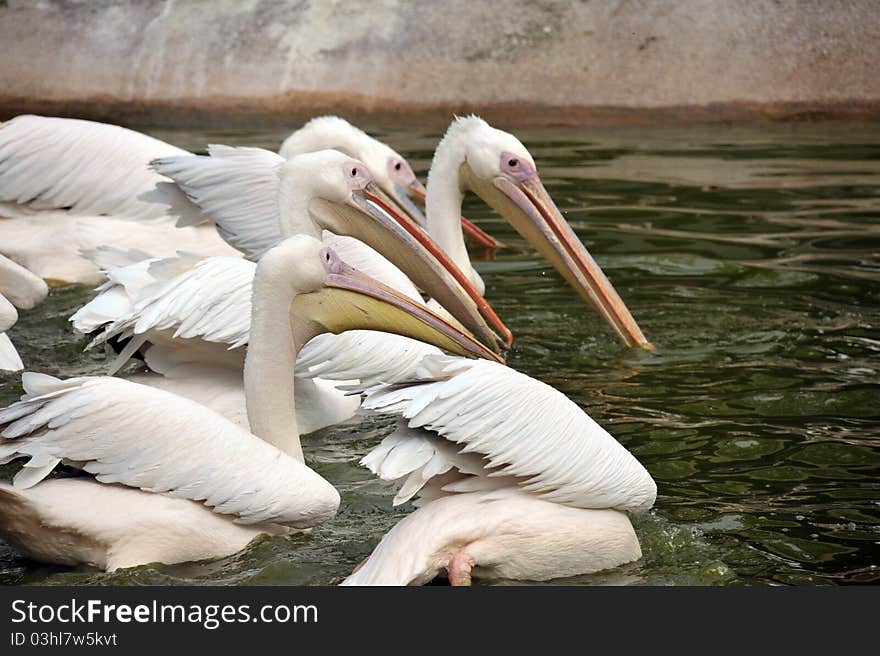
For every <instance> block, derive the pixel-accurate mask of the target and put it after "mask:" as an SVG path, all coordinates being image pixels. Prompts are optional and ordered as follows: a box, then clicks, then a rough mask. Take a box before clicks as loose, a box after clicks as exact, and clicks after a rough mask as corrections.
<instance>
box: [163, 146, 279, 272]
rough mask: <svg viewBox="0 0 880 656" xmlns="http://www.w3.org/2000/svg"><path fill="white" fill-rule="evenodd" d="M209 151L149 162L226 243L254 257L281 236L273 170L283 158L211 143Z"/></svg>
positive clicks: (276, 183) (256, 150)
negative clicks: (188, 200) (169, 180)
mask: <svg viewBox="0 0 880 656" xmlns="http://www.w3.org/2000/svg"><path fill="white" fill-rule="evenodd" d="M208 152H209V153H210V156H208V157H204V156H197V155H190V154H188V153H187V154H185V155H183V156H176V157H164V158H162V159H157V160H156V161H154V162H153V164H152V166H153V168H154V170H155V171H157V172H158V173H160V174H162V175H164V176H167V177H169V178H171V179H172V180H174V182H175V183H176V184H177V186H178V187H179V188H180V189H182V190H183V192H184V193H186V195H187V197H188V198H189V199H190V200H191V201H192V202H193V203H195V204H196V205H197V206H198V207H199V208H200V209H201V210H202V212H203V214H204V215H206V216H208V217H209V218H210V219H211V220H212V221H213V222H214V225H215V226H216V227H217V232H219V233H220V236H221V237H223V239H225V240H226V242H227V243H229V244H230V245H231V246H233V247H234V248H237V249H238V250H240V251H241V252H242V253H244V254H245V255H246V256H247V257H248V259H251V260H257V259H259V257H260V256H261V255H262V254H263V253H264V252H266V251H267V250H268V249H269V248H271V247H272V246H274V245H275V244H277V243H278V242H279V241H281V240H282V239H283V235H282V234H281V228H280V224H279V221H280V216H279V210H278V186H279V179H278V173H277V170H276V169H277V167H278V165H279V164H281V163H283V162H284V161H285V160H284V158H283V157H280V156H279V155H276V154H275V153H273V152H271V151H268V150H263V149H261V148H233V147H230V146H220V145H211V146H209V147H208ZM178 225H180V223H178Z"/></svg>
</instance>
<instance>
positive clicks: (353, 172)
mask: <svg viewBox="0 0 880 656" xmlns="http://www.w3.org/2000/svg"><path fill="white" fill-rule="evenodd" d="M357 173H358V170H357V169H352V170H351V177H353V178H354V177H357Z"/></svg>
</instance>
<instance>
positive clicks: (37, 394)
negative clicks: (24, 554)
mask: <svg viewBox="0 0 880 656" xmlns="http://www.w3.org/2000/svg"><path fill="white" fill-rule="evenodd" d="M22 383H23V384H24V388H25V396H24V397H22V398H23V400H22V401H20V402H19V403H16V404H13V405H11V406H9V407H8V408H5V409H3V410H0V427H2V431H0V461H3V462H8V461H10V460H12V459H14V458H20V457H28V458H29V460H28V461H27V462H26V463H25V466H24V467H23V468H22V469H21V470H20V471H19V472H18V474H16V476H15V479H14V486H15V487H16V488H20V489H27V488H29V487H32V486H34V485H36V484H38V483H39V482H40V481H42V480H43V479H44V478H45V477H46V476H47V475H48V474H49V473H50V472H51V471H52V469H54V467H55V466H56V465H57V464H58V463H60V462H64V463H65V464H73V465H75V466H76V467H78V468H80V469H82V470H83V471H85V472H88V473H89V474H92V475H93V476H94V477H95V479H96V480H97V481H99V482H100V483H119V484H122V485H126V486H128V487H134V488H138V489H141V490H144V491H146V492H154V493H160V494H166V495H168V496H172V497H180V498H182V499H189V500H192V501H199V502H202V503H204V504H205V505H206V506H208V507H209V508H212V509H213V510H214V512H217V513H221V514H225V515H231V516H234V517H235V521H236V522H240V523H244V524H259V523H279V524H285V525H288V526H294V527H300V528H303V527H308V526H314V525H315V524H318V523H320V522H321V521H324V520H326V519H329V518H330V517H332V516H333V515H334V514H335V512H336V505H335V504H334V503H333V501H334V499H335V500H336V502H337V503H338V495H337V493H336V491H335V489H334V488H333V487H332V486H331V485H330V484H329V483H328V482H327V481H325V480H324V479H323V478H321V477H320V476H319V475H318V474H316V473H315V472H314V471H312V470H311V469H309V468H308V467H307V466H306V465H304V464H303V463H302V462H300V461H299V460H296V459H294V458H292V457H290V456H288V455H287V454H285V453H283V452H282V451H280V450H279V449H277V448H276V447H274V446H272V445H271V444H268V443H267V442H265V441H263V440H261V439H260V438H258V437H256V436H254V435H252V434H251V433H249V432H247V431H244V430H242V429H241V428H239V427H237V426H235V425H233V424H231V423H230V422H229V421H227V420H226V419H224V418H223V417H221V416H219V415H217V414H216V413H214V412H212V411H211V410H209V409H207V408H205V407H203V406H201V405H199V404H197V403H194V402H192V401H189V400H188V399H184V398H181V397H179V396H177V395H175V394H169V393H167V392H163V391H161V390H156V389H152V388H149V387H145V386H143V385H137V384H135V383H132V382H129V381H126V380H122V379H119V378H108V377H84V378H71V379H68V380H64V381H62V380H59V379H57V378H53V377H51V376H47V375H44V374H33V373H26V374H24V375H23V376H22Z"/></svg>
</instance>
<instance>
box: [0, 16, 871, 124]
mask: <svg viewBox="0 0 880 656" xmlns="http://www.w3.org/2000/svg"><path fill="white" fill-rule="evenodd" d="M0 44H2V56H0V114H3V115H9V114H11V113H16V112H19V111H46V112H50V111H54V112H56V113H78V114H86V115H91V116H97V117H101V116H109V115H119V116H125V117H129V118H134V119H137V118H139V117H140V118H146V119H156V120H164V121H166V122H167V121H179V122H180V121H187V120H200V119H203V118H204V117H206V116H224V117H227V118H228V117H236V116H237V117H244V118H246V119H248V118H249V119H253V118H255V117H272V116H278V115H289V114H291V113H293V114H303V115H305V114H309V113H313V112H315V111H326V110H332V111H342V112H347V113H349V114H351V113H354V114H358V113H366V114H372V115H376V116H393V117H395V118H398V119H403V120H406V119H407V118H409V119H414V118H422V119H426V118H427V119H432V118H434V117H436V118H437V120H439V121H442V122H445V121H446V119H447V117H448V115H449V112H450V111H459V112H463V111H467V110H479V111H482V112H484V113H487V112H488V113H494V114H495V115H496V116H503V117H504V118H506V119H508V120H509V121H513V122H517V121H519V122H539V123H546V122H572V121H589V122H602V121H613V122H617V121H623V122H627V121H653V120H693V119H698V120H704V119H705V120H712V119H717V118H736V117H743V116H755V115H759V116H771V117H779V116H781V117H786V116H791V115H799V114H804V113H815V112H820V113H830V114H845V115H851V114H857V115H863V116H876V115H878V114H880V111H878V108H880V73H878V66H880V2H878V0H849V1H847V0H824V1H823V0H583V1H580V2H562V1H558V0H546V1H539V0H496V1H488V2H485V1H484V2H480V1H478V0H445V1H442V2H441V1H435V2H428V1H425V0H421V1H417V2H404V1H403V0H340V1H337V0H324V1H319V0H243V1H241V0H235V1H233V0H214V1H208V0H176V1H175V0H165V1H148V0H143V1H138V2H135V1H131V2H122V1H119V0H55V1H50V0H0Z"/></svg>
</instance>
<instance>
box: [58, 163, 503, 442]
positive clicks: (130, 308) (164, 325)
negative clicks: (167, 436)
mask: <svg viewBox="0 0 880 656" xmlns="http://www.w3.org/2000/svg"><path fill="white" fill-rule="evenodd" d="M252 150H253V149H246V152H245V155H246V156H247V157H250V156H251V155H252V153H251V152H250V151H252ZM265 153H267V151H261V154H260V156H263V154H265ZM268 154H269V155H272V156H273V157H277V156H275V155H274V154H272V153H268ZM231 156H232V157H238V154H237V153H236V154H233V155H231ZM180 159H181V160H186V161H184V163H183V164H184V165H186V166H190V163H189V161H188V160H204V161H206V162H207V163H208V164H213V163H214V162H215V161H217V160H215V158H213V157H206V158H199V157H196V156H189V157H186V158H180ZM169 164H173V163H169ZM276 164H277V169H272V170H271V171H270V173H271V175H272V176H274V177H275V179H276V180H277V182H274V183H273V184H274V185H275V186H276V187H278V189H277V190H276V192H275V193H276V198H277V197H280V198H281V201H280V202H279V201H276V203H277V205H276V206H275V208H269V207H267V208H265V211H266V212H271V218H272V219H274V221H275V223H276V224H277V225H278V226H279V227H278V232H283V233H288V234H310V235H312V236H315V237H319V236H320V237H322V238H323V239H324V241H325V243H326V244H329V245H332V246H333V247H334V248H336V249H337V250H339V251H340V252H341V254H342V255H343V257H346V259H349V260H351V261H352V262H353V263H354V264H355V265H356V266H358V267H359V268H360V269H361V270H364V271H366V272H368V273H369V274H370V275H372V276H374V277H376V278H378V279H379V280H381V281H382V282H384V283H386V284H387V285H389V286H391V287H393V288H395V289H397V290H398V291H400V293H402V294H404V295H406V296H408V297H409V298H410V299H412V300H413V301H414V302H417V303H420V304H421V303H422V300H421V297H420V295H419V293H418V291H417V289H416V288H415V286H414V285H413V283H412V282H411V281H410V280H409V279H408V278H407V277H406V276H405V275H404V274H403V273H402V272H401V271H400V270H399V269H398V268H397V267H396V266H394V264H392V263H391V262H389V261H387V260H385V259H384V258H383V257H382V256H381V255H379V254H378V253H377V252H376V251H374V250H373V249H371V248H370V247H369V246H368V245H366V244H364V243H363V242H360V241H359V240H357V239H354V238H352V237H351V236H345V235H344V234H333V235H331V234H329V233H327V232H326V231H325V232H322V229H323V228H331V229H333V231H334V232H335V233H347V234H348V235H352V236H355V235H356V236H358V237H363V238H365V239H367V240H369V241H371V242H372V243H374V244H376V245H378V246H380V247H384V248H385V249H386V250H388V251H389V252H390V253H391V255H392V257H393V258H394V259H395V260H396V261H397V262H398V263H400V264H401V266H404V267H407V271H408V272H412V274H413V275H414V276H415V277H416V279H417V280H418V281H419V282H420V286H421V287H422V288H423V289H425V290H427V291H429V292H431V293H432V295H433V296H434V297H435V298H442V299H443V300H444V304H445V306H446V307H449V308H453V309H454V314H455V316H456V317H457V318H459V319H461V321H462V323H463V324H465V325H466V326H467V327H468V328H471V329H472V330H473V333H474V334H475V335H477V336H480V337H481V338H482V341H484V342H488V343H489V344H490V345H491V346H492V347H493V348H497V344H498V343H499V340H498V338H497V337H496V336H495V333H494V332H493V331H492V329H491V328H489V326H488V325H486V324H485V322H484V320H483V318H482V315H481V314H480V307H479V306H478V305H477V304H476V303H474V301H473V299H472V298H471V296H470V295H469V294H468V293H467V291H466V290H464V289H462V288H461V287H460V285H459V284H458V283H457V282H456V280H455V278H454V277H453V276H452V275H451V274H450V272H449V271H448V269H447V268H445V267H444V262H445V256H443V254H442V253H439V251H436V250H435V251H433V252H432V251H431V246H432V244H430V243H425V244H424V245H423V242H420V241H418V240H415V239H413V238H412V236H411V234H410V233H409V232H408V231H407V230H405V229H404V228H403V227H402V226H401V224H400V223H399V221H404V218H403V217H400V216H398V217H397V218H396V219H395V218H392V217H391V216H389V215H388V214H386V213H385V212H384V211H382V210H380V209H378V208H377V207H376V206H375V205H373V204H372V203H371V202H369V199H371V198H374V196H372V195H371V192H370V189H371V188H372V180H371V178H370V175H369V173H368V172H367V171H366V169H365V167H364V166H363V164H362V163H360V162H359V161H357V160H353V159H351V158H350V157H348V156H346V155H343V154H342V153H339V152H337V151H318V152H313V153H307V154H304V155H298V156H295V157H293V158H291V159H290V160H283V159H280V158H279V160H278V161H277V162H276ZM212 179H216V176H214V178H212ZM187 189H188V193H189V194H190V195H191V197H192V198H194V199H196V200H199V199H201V198H202V195H200V194H207V193H208V191H210V189H209V190H200V191H197V190H196V189H194V188H190V187H187ZM214 197H215V198H216V197H217V196H216V194H215V195H214ZM235 197H240V196H235ZM251 207H255V206H254V205H251ZM255 215H256V216H258V217H259V216H260V212H259V211H255ZM262 252H264V248H263V247H262V246H261V247H254V249H253V250H252V251H251V253H252V255H253V254H254V253H262ZM434 253H437V256H435V254H434ZM438 257H439V259H438ZM450 266H451V265H450ZM254 269H255V265H254V264H253V263H252V262H250V261H247V260H245V259H242V258H237V257H236V258H229V257H215V258H206V259H200V258H198V257H195V258H186V257H184V258H176V259H171V260H167V261H166V260H158V259H153V260H147V261H143V262H138V263H135V264H133V265H127V266H125V267H121V268H117V269H111V270H110V271H109V272H108V275H109V278H110V281H109V282H108V283H107V284H106V285H104V286H103V287H102V289H101V293H100V294H99V295H98V296H97V297H96V298H95V299H94V300H93V301H91V302H90V303H88V304H87V305H86V306H84V307H83V308H81V309H80V311H78V312H77V313H76V314H75V315H74V316H73V317H72V321H73V323H74V326H75V327H76V328H77V329H78V330H79V331H81V332H91V331H92V330H94V329H96V328H98V327H99V326H102V325H105V324H106V325H105V327H104V331H103V333H102V334H101V335H99V336H98V338H97V339H96V343H101V342H103V341H106V340H108V339H110V338H113V337H116V336H120V337H122V338H125V339H128V338H130V341H129V342H128V344H127V345H126V347H125V348H124V349H123V350H122V352H121V354H120V357H119V359H118V360H117V365H121V364H122V363H124V361H125V360H127V358H128V357H129V356H130V355H131V354H132V353H134V352H135V351H136V350H138V349H141V350H142V352H143V353H144V359H145V362H146V364H147V366H148V367H149V369H150V371H149V372H147V373H139V374H136V375H135V376H134V380H136V381H137V382H141V383H144V384H148V385H151V386H154V387H159V388H162V389H165V390H169V391H173V392H175V393H177V394H180V395H183V396H185V397H187V398H190V399H193V400H196V401H198V402H200V403H203V404H205V405H208V406H209V407H211V408H212V409H214V410H216V411H218V412H220V413H221V414H223V415H224V416H225V417H227V418H229V419H231V420H233V421H234V422H236V423H238V424H240V425H242V426H244V427H247V414H246V413H245V411H244V408H245V404H244V398H245V395H244V393H243V390H242V388H241V368H242V366H243V364H244V360H243V356H242V353H241V349H237V350H236V347H239V346H242V345H244V344H246V343H247V342H248V332H249V317H250V314H251V313H250V298H251V283H252V280H253V276H254ZM478 298H479V297H478ZM480 300H482V299H480ZM486 305H487V304H486ZM451 320H452V319H451ZM453 321H454V320H453ZM499 324H500V322H499ZM500 325H501V326H502V327H503V324H500ZM353 333H354V334H347V335H344V336H339V337H336V336H332V335H326V336H322V337H321V338H318V343H319V344H324V348H330V349H332V350H333V352H334V354H335V355H336V356H337V357H341V356H343V355H344V354H345V353H347V352H348V351H350V350H351V349H352V348H354V349H355V350H357V345H358V344H359V343H360V342H361V341H362V340H363V339H366V338H365V337H364V331H353ZM371 334H372V335H373V336H374V337H375V340H374V341H373V342H371V344H372V345H373V346H374V347H375V348H376V349H386V350H388V351H391V352H395V353H397V356H398V358H401V359H403V358H404V356H407V355H408V357H409V360H410V361H413V360H415V358H416V357H417V355H419V356H422V355H425V354H427V353H431V352H433V348H432V347H430V346H429V345H426V344H423V343H421V342H418V341H413V340H406V339H404V338H402V337H395V336H392V335H388V334H387V333H379V332H374V333H371ZM323 338H330V339H331V341H330V342H321V341H320V340H321V339H323ZM229 347H231V348H232V349H233V350H232V351H230V350H228V348H229ZM314 348H316V347H312V349H314ZM357 352H358V353H361V354H362V353H363V350H362V349H361V350H358V351H357ZM357 357H358V356H352V358H354V359H357ZM350 359H351V358H350ZM115 368H116V367H114V369H115ZM299 371H300V372H301V373H302V372H303V370H302V368H300V369H299ZM292 374H293V369H291V375H292ZM297 394H298V399H297V400H298V403H297V407H298V409H299V411H298V416H299V419H300V427H301V430H302V431H303V432H306V433H308V432H312V431H314V430H317V429H318V428H321V427H324V426H327V425H331V424H335V423H339V422H340V421H343V420H345V419H347V418H349V417H350V416H351V415H352V414H354V412H355V411H356V409H357V407H358V405H359V399H358V398H357V397H355V396H350V395H345V394H344V393H341V392H339V391H337V390H336V389H335V387H334V386H333V385H332V384H330V383H325V382H324V381H322V380H320V379H316V378H315V377H314V376H313V375H308V376H306V375H303V376H302V377H301V379H300V381H299V384H298V385H297Z"/></svg>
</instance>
